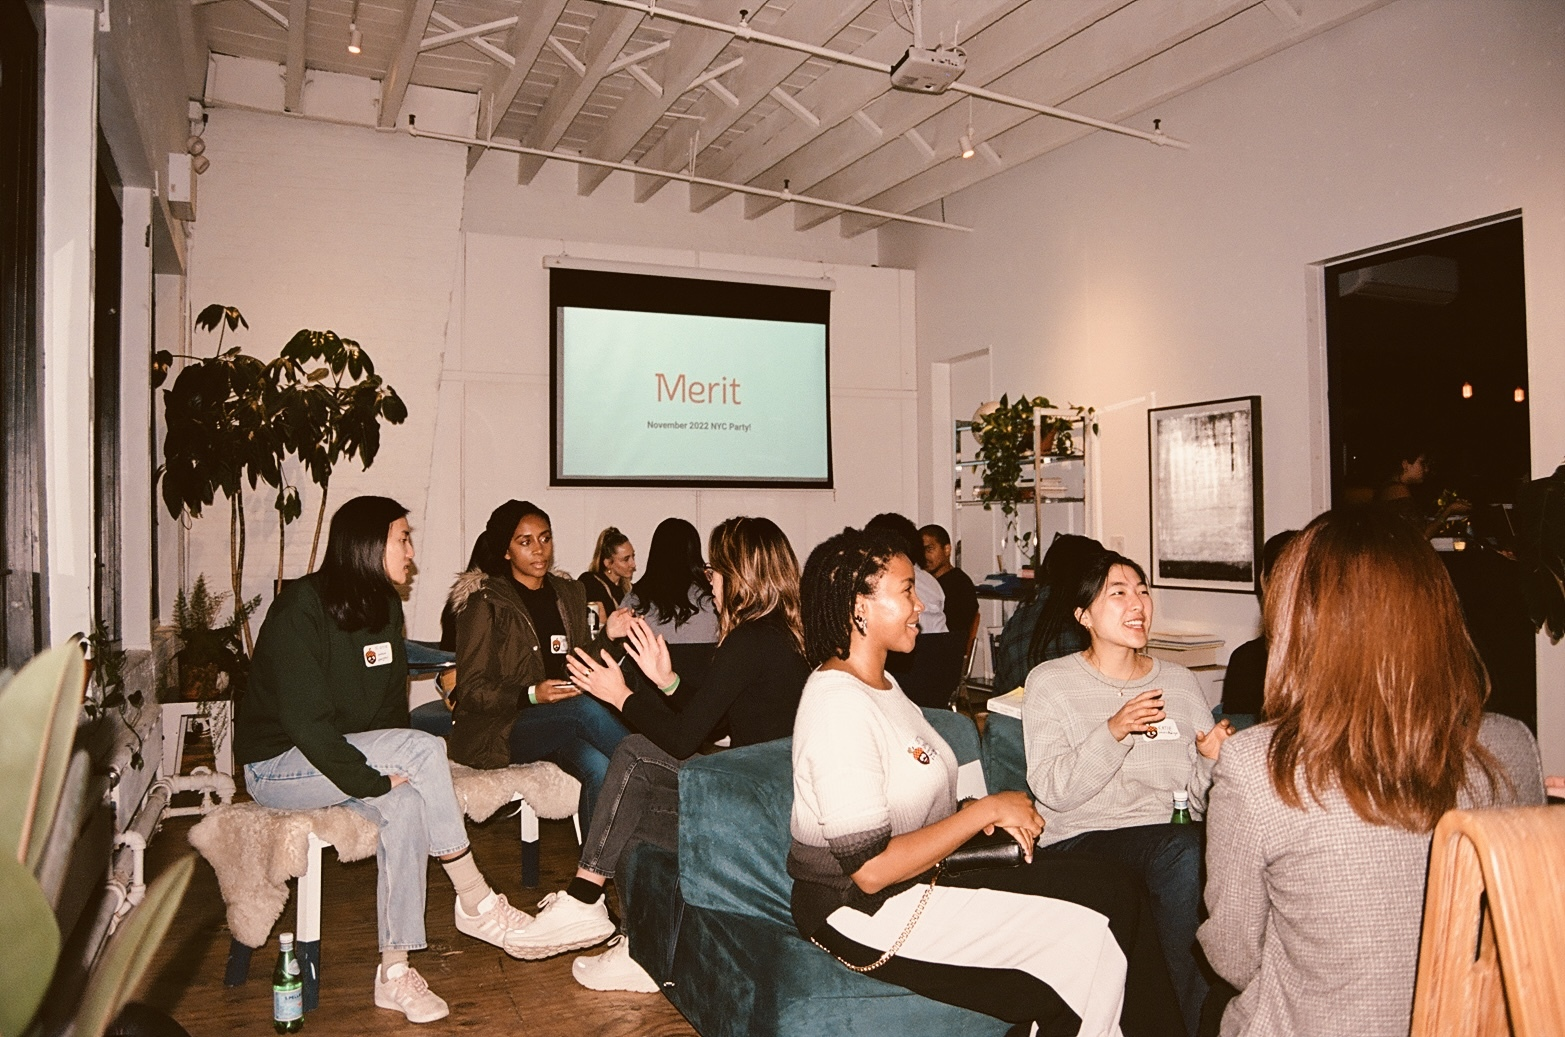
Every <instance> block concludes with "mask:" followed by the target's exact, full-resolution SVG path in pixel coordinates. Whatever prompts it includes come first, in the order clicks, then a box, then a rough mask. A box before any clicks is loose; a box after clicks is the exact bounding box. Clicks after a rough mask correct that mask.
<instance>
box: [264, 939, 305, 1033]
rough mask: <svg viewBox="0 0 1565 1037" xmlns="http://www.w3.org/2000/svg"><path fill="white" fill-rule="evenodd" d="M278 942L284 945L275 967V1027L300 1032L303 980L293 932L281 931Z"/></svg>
mask: <svg viewBox="0 0 1565 1037" xmlns="http://www.w3.org/2000/svg"><path fill="white" fill-rule="evenodd" d="M277 942H278V943H280V944H281V945H282V947H281V950H279V951H278V954H277V967H276V968H275V969H273V970H272V1029H274V1030H276V1031H277V1032H278V1033H298V1032H299V1031H300V1030H302V1029H304V980H303V979H302V978H301V977H300V969H299V959H298V958H297V957H295V956H294V953H293V933H282V934H280V935H279V936H278V938H277Z"/></svg>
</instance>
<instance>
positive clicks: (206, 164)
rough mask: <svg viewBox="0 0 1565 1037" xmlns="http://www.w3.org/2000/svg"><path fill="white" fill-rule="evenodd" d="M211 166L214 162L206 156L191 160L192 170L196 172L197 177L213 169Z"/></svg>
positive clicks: (198, 156)
mask: <svg viewBox="0 0 1565 1037" xmlns="http://www.w3.org/2000/svg"><path fill="white" fill-rule="evenodd" d="M211 166H212V160H211V159H209V158H207V157H206V156H205V155H197V156H195V157H194V158H192V159H191V160H190V168H191V169H194V170H195V171H196V175H197V176H200V175H201V174H202V173H205V172H206V171H207V170H208V169H210V168H211Z"/></svg>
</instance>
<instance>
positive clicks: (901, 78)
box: [891, 46, 967, 94]
mask: <svg viewBox="0 0 1565 1037" xmlns="http://www.w3.org/2000/svg"><path fill="white" fill-rule="evenodd" d="M966 69H967V55H966V54H965V53H964V52H963V51H962V49H961V48H960V47H943V46H942V47H909V48H908V51H907V53H906V54H904V55H902V56H901V57H900V58H898V59H897V63H896V64H895V65H892V66H891V85H892V86H894V87H896V88H897V89H898V90H912V91H914V92H916V93H920V94H943V93H945V92H946V89H947V88H948V87H950V85H951V84H952V83H954V82H956V81H957V80H958V79H960V78H962V73H963V72H964V71H966Z"/></svg>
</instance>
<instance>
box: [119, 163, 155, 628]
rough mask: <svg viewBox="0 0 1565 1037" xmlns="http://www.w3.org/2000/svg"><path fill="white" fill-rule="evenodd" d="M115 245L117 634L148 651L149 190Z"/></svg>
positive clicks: (140, 195)
mask: <svg viewBox="0 0 1565 1037" xmlns="http://www.w3.org/2000/svg"><path fill="white" fill-rule="evenodd" d="M122 209H123V212H124V231H123V236H122V237H121V239H120V242H121V246H120V254H121V257H122V259H121V268H120V478H119V484H120V563H121V573H120V631H121V637H122V639H123V641H124V647H125V648H128V649H129V648H151V647H152V622H153V618H152V580H153V573H152V476H151V473H152V413H151V402H152V398H151V365H150V364H149V358H150V357H151V353H152V246H151V243H150V242H151V237H152V234H151V229H152V191H151V190H149V189H148V188H145V187H127V188H125V192H124V199H123V202H122Z"/></svg>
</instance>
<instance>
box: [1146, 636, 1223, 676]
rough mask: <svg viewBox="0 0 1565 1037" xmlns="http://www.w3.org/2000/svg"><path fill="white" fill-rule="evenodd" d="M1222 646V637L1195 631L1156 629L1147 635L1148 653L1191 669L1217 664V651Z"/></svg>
mask: <svg viewBox="0 0 1565 1037" xmlns="http://www.w3.org/2000/svg"><path fill="white" fill-rule="evenodd" d="M1222 647H1223V639H1222V638H1220V637H1217V636H1215V635H1213V634H1204V633H1196V632H1193V631H1164V630H1154V631H1152V633H1151V634H1150V635H1149V636H1148V637H1147V654H1148V655H1150V656H1152V657H1154V658H1157V659H1162V660H1164V661H1165V662H1171V663H1178V664H1179V665H1181V666H1187V667H1190V668H1191V669H1194V668H1195V667H1197V666H1216V665H1217V652H1218V649H1220V648H1222Z"/></svg>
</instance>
